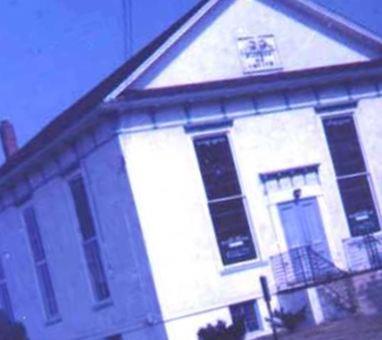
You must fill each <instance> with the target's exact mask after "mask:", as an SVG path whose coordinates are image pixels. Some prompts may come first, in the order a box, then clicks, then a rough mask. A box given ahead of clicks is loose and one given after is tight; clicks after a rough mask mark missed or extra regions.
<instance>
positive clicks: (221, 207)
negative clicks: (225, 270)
mask: <svg viewBox="0 0 382 340" xmlns="http://www.w3.org/2000/svg"><path fill="white" fill-rule="evenodd" d="M209 209H210V213H211V218H212V221H213V224H214V228H215V234H216V237H217V239H218V244H219V248H220V253H221V256H222V260H223V263H224V264H232V263H236V262H240V261H246V260H250V259H253V258H256V252H255V247H254V245H253V241H252V236H251V233H250V230H249V224H248V220H247V215H246V212H245V208H244V205H243V200H242V199H241V198H237V199H230V200H228V201H222V202H214V203H210V204H209Z"/></svg>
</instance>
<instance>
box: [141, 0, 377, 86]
mask: <svg viewBox="0 0 382 340" xmlns="http://www.w3.org/2000/svg"><path fill="white" fill-rule="evenodd" d="M269 34H272V35H274V36H275V40H276V44H277V47H278V52H279V56H280V59H281V64H282V69H283V71H292V70H302V69H309V68H315V67H321V66H328V65H337V64H346V63H351V62H356V61H365V60H368V59H369V58H372V57H374V56H376V53H375V52H372V51H370V50H368V49H367V48H364V47H362V46H360V45H358V44H355V43H354V42H352V40H351V39H350V38H348V37H344V36H341V35H339V34H337V33H335V32H334V31H333V30H332V29H330V28H325V27H322V25H321V24H317V22H316V21H313V20H312V19H310V18H307V17H305V16H303V15H301V14H296V12H294V11H292V10H290V9H287V8H286V7H284V6H282V5H280V4H277V3H276V2H274V1H258V0H236V1H221V4H219V5H218V8H217V9H216V10H214V11H213V12H212V13H209V14H208V15H207V17H206V18H203V19H202V20H201V21H200V22H199V23H197V24H196V25H195V27H193V28H192V29H191V30H190V31H189V32H187V33H186V34H185V35H184V36H183V37H182V38H181V40H180V41H179V42H178V43H177V44H176V45H175V46H173V47H171V48H170V49H169V50H168V51H167V52H166V53H165V54H164V55H163V56H162V57H161V58H160V59H159V60H157V61H156V62H155V63H154V64H153V65H152V66H151V68H150V69H149V70H148V71H147V72H146V74H144V75H143V76H141V77H140V78H139V79H138V80H137V81H136V82H135V83H134V87H138V88H156V87H162V86H170V85H179V84H188V83H200V82H205V81H212V80H221V79H229V78H238V77H242V76H243V75H244V74H243V69H242V66H241V60H240V57H239V51H238V46H237V38H239V37H248V36H253V37H257V36H260V35H269Z"/></svg>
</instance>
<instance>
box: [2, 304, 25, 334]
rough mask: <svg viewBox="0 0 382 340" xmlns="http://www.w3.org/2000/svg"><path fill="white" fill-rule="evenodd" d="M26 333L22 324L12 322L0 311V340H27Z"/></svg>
mask: <svg viewBox="0 0 382 340" xmlns="http://www.w3.org/2000/svg"><path fill="white" fill-rule="evenodd" d="M27 339H28V337H27V333H26V330H25V327H24V325H23V324H21V323H19V322H12V321H10V320H9V318H8V316H7V315H6V314H5V313H4V312H3V311H1V310H0V340H27Z"/></svg>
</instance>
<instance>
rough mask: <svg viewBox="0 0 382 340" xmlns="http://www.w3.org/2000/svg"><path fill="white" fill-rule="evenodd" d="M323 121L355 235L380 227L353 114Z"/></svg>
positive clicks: (348, 216) (342, 196)
mask: <svg viewBox="0 0 382 340" xmlns="http://www.w3.org/2000/svg"><path fill="white" fill-rule="evenodd" d="M323 123H324V129H325V134H326V138H327V141H328V145H329V150H330V154H331V156H332V160H333V164H334V169H335V173H336V176H337V182H338V187H339V191H340V194H341V198H342V203H343V206H344V209H345V213H346V217H347V220H348V223H349V227H350V232H351V235H352V236H359V235H365V234H368V233H373V232H376V231H378V230H380V226H379V222H378V216H377V212H376V209H375V204H374V200H373V196H372V193H371V189H370V176H369V174H368V172H367V169H366V166H365V161H364V158H363V154H362V150H361V147H360V144H359V140H358V136H357V131H356V128H355V124H354V120H353V117H352V116H351V115H346V116H338V117H329V118H325V119H324V120H323Z"/></svg>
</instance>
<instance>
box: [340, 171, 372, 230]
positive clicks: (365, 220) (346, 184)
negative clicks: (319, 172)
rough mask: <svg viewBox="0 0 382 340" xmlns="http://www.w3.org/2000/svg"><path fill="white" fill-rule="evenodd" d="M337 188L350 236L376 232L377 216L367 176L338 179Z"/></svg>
mask: <svg viewBox="0 0 382 340" xmlns="http://www.w3.org/2000/svg"><path fill="white" fill-rule="evenodd" d="M338 186H339V189H340V194H341V198H342V202H343V205H344V208H345V211H346V217H347V220H348V223H349V226H350V229H351V230H352V235H353V236H359V235H366V234H369V233H373V232H376V231H378V230H379V223H378V216H377V212H376V210H375V207H374V202H373V198H372V195H371V192H370V186H369V182H368V178H367V176H357V177H352V178H344V179H339V180H338Z"/></svg>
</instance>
